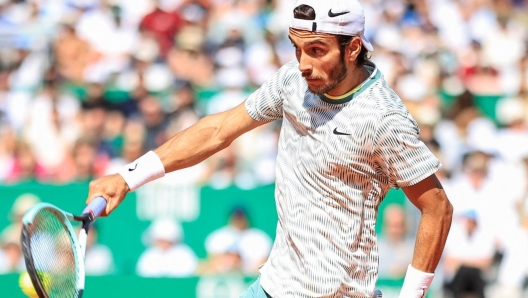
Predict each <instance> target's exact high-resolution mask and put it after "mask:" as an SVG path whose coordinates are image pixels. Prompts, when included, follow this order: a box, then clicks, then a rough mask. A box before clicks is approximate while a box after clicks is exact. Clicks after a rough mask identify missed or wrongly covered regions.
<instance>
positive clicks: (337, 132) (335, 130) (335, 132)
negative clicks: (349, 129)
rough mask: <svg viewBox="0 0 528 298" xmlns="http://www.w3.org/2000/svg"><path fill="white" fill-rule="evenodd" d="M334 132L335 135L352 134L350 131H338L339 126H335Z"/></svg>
mask: <svg viewBox="0 0 528 298" xmlns="http://www.w3.org/2000/svg"><path fill="white" fill-rule="evenodd" d="M334 134H335V135H339V136H349V135H350V134H349V133H344V132H340V131H337V127H336V128H334Z"/></svg>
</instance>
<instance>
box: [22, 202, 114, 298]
mask: <svg viewBox="0 0 528 298" xmlns="http://www.w3.org/2000/svg"><path fill="white" fill-rule="evenodd" d="M105 207H106V200H105V199H104V198H103V197H97V198H95V199H93V200H92V201H91V202H90V204H89V205H88V206H86V208H85V209H84V211H83V212H82V214H81V215H78V216H77V215H72V214H70V213H67V212H65V211H63V210H61V209H59V208H57V207H55V206H53V205H51V204H48V203H39V204H37V205H35V206H33V207H32V208H31V209H30V210H29V211H28V212H26V214H25V215H24V218H23V219H22V223H23V227H22V235H21V236H22V237H21V242H22V251H23V252H24V260H25V262H26V270H27V272H28V274H29V276H30V277H31V282H32V283H33V287H34V288H35V291H36V292H37V294H38V296H39V298H55V297H57V298H58V297H61V298H70V297H71V298H77V297H82V295H83V291H84V255H85V252H86V238H87V235H88V229H89V228H90V225H91V223H92V222H93V221H94V220H95V219H96V218H97V217H98V216H99V214H101V212H102V211H103V210H104V209H105ZM71 221H78V222H81V230H80V232H79V237H77V236H76V235H75V232H74V229H73V226H72V224H71Z"/></svg>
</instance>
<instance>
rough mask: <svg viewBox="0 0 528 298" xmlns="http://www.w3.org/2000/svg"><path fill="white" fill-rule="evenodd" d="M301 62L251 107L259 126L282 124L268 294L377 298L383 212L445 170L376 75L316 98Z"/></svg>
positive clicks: (265, 279)
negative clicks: (391, 198)
mask: <svg viewBox="0 0 528 298" xmlns="http://www.w3.org/2000/svg"><path fill="white" fill-rule="evenodd" d="M298 66H299V64H298V62H297V61H292V62H289V63H287V64H285V65H284V66H283V67H282V68H281V69H280V70H279V71H277V72H276V73H275V74H274V75H273V76H272V77H271V78H270V79H269V80H268V81H267V82H266V83H264V84H263V85H262V86H261V87H260V88H259V89H258V90H256V91H255V92H254V93H253V94H252V95H250V96H249V98H248V99H247V101H246V104H245V105H246V109H247V111H248V113H249V115H250V116H251V117H252V118H254V119H255V120H259V121H272V120H276V119H282V121H283V122H282V127H281V132H280V137H279V138H280V139H279V145H278V146H279V150H278V155H277V163H276V187H275V200H276V207H277V213H278V219H279V220H278V223H277V232H276V238H275V242H274V245H273V248H272V251H271V253H270V256H269V259H268V261H267V262H266V263H265V264H264V265H263V266H262V268H261V270H260V274H261V277H260V279H261V280H260V282H261V285H262V287H263V288H264V289H265V290H266V292H268V293H269V294H270V295H271V296H272V297H274V298H289V297H296V298H297V297H299V298H313V297H347V298H348V297H350V298H356V297H358V298H359V297H362V298H363V297H370V295H372V293H373V291H374V287H375V284H376V281H377V271H378V251H377V238H376V232H375V226H376V217H377V212H378V206H379V204H380V203H381V201H382V200H383V198H384V197H385V195H386V194H387V192H388V191H389V189H391V188H398V187H405V186H410V185H413V184H415V183H417V182H419V181H421V180H422V179H424V178H426V177H428V176H430V175H431V174H433V173H435V172H436V171H437V170H438V169H439V167H440V162H439V161H438V159H437V158H435V157H434V155H433V154H432V153H431V152H430V151H429V150H428V149H427V147H426V146H425V145H424V144H423V142H421V141H420V140H419V139H418V133H419V129H418V125H417V123H416V122H415V120H414V119H413V118H412V116H411V115H410V113H409V111H408V110H407V108H406V107H405V106H404V104H403V103H402V101H401V100H400V98H399V97H398V96H397V95H396V93H395V92H394V91H393V90H392V89H391V88H390V87H389V86H388V85H387V83H386V81H385V80H384V78H383V75H382V74H381V73H380V71H379V70H378V69H377V68H376V66H375V65H374V64H373V63H371V62H368V63H367V65H366V68H367V70H368V71H369V73H370V76H369V77H368V78H367V79H366V80H365V81H364V82H363V83H362V84H360V86H358V88H355V89H354V90H352V91H350V92H348V93H347V94H345V95H343V96H341V97H339V98H334V97H330V96H329V95H321V96H320V95H315V94H313V93H311V92H310V91H309V89H308V86H307V83H306V80H305V79H304V78H303V77H302V76H301V72H300V71H299V69H298Z"/></svg>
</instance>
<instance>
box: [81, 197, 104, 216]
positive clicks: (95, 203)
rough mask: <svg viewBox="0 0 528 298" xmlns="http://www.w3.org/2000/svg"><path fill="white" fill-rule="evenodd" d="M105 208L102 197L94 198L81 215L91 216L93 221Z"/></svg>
mask: <svg viewBox="0 0 528 298" xmlns="http://www.w3.org/2000/svg"><path fill="white" fill-rule="evenodd" d="M105 208H106V200H105V198H103V197H96V198H94V199H93V200H92V201H91V202H90V204H88V206H86V208H84V211H83V214H88V213H90V214H92V217H93V219H94V220H95V219H96V218H97V217H99V215H100V214H101V212H103V210H104V209H105Z"/></svg>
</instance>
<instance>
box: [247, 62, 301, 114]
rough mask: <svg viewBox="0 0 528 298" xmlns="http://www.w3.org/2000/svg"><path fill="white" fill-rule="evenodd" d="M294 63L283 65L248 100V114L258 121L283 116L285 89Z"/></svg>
mask: <svg viewBox="0 0 528 298" xmlns="http://www.w3.org/2000/svg"><path fill="white" fill-rule="evenodd" d="M292 66H293V63H291V62H290V63H287V64H285V65H284V66H283V67H281V68H280V69H279V70H278V71H277V72H276V73H275V74H274V75H273V76H272V77H271V78H269V79H268V80H267V81H266V82H265V83H264V84H262V86H261V87H260V88H258V89H257V90H256V91H255V92H253V93H252V94H251V95H250V96H249V97H248V99H247V100H246V110H247V112H248V114H249V115H250V116H251V117H252V118H253V119H255V120H257V121H273V120H277V119H281V118H282V116H283V109H282V104H283V99H284V94H283V89H284V84H286V82H287V81H288V78H289V76H291V75H292V74H293V72H292Z"/></svg>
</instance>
